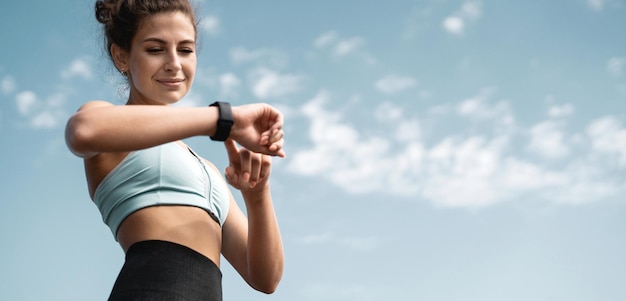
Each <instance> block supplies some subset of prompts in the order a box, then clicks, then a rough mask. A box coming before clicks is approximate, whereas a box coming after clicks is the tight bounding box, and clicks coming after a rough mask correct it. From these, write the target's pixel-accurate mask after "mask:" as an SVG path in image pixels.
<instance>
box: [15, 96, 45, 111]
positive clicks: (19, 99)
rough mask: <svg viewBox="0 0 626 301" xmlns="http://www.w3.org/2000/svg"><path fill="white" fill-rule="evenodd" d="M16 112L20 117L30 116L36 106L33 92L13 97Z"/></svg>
mask: <svg viewBox="0 0 626 301" xmlns="http://www.w3.org/2000/svg"><path fill="white" fill-rule="evenodd" d="M15 102H16V105H17V111H18V112H19V113H20V114H21V115H22V116H25V115H28V114H30V113H31V112H32V111H33V110H34V109H35V108H36V107H37V105H38V103H39V100H37V95H36V94H35V92H33V91H24V92H20V93H18V94H17V96H15Z"/></svg>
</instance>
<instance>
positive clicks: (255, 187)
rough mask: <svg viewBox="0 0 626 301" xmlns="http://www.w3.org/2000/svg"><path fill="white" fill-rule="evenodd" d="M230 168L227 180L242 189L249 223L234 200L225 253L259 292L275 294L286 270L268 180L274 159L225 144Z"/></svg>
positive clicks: (224, 247) (227, 226)
mask: <svg viewBox="0 0 626 301" xmlns="http://www.w3.org/2000/svg"><path fill="white" fill-rule="evenodd" d="M226 148H227V150H228V154H229V159H230V166H229V167H228V168H227V169H226V178H227V181H228V183H229V184H230V185H232V186H233V187H235V188H237V189H239V190H240V191H241V194H242V196H243V199H244V202H245V204H246V211H247V216H248V217H247V219H246V217H245V216H244V215H243V213H242V212H241V210H240V209H239V207H238V206H237V203H236V202H235V201H234V199H232V197H231V209H230V210H229V214H228V218H227V219H226V222H225V224H224V227H223V230H222V231H223V238H222V253H223V254H224V257H225V258H226V259H227V260H228V261H229V262H230V263H231V264H232V265H233V267H234V268H235V269H236V270H237V271H238V272H239V274H241V276H242V277H243V278H244V279H245V280H246V282H248V284H250V286H252V287H253V288H255V289H256V290H259V291H262V292H265V293H268V294H269V293H272V292H274V291H275V290H276V287H277V286H278V283H279V282H280V279H281V278H282V274H283V269H284V254H283V245H282V240H281V237H280V230H279V228H278V221H277V219H276V214H275V213H274V206H273V203H272V196H271V193H270V185H269V176H270V170H271V158H270V157H268V156H263V155H260V154H255V153H251V152H249V151H248V150H245V149H242V150H238V149H237V147H236V146H235V143H234V141H232V140H229V141H226Z"/></svg>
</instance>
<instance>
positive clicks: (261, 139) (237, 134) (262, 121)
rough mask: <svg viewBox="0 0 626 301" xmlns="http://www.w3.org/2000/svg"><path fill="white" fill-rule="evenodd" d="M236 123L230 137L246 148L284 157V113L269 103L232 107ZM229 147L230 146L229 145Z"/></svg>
mask: <svg viewBox="0 0 626 301" xmlns="http://www.w3.org/2000/svg"><path fill="white" fill-rule="evenodd" d="M232 112H233V119H234V121H235V123H234V124H233V127H232V129H231V132H230V138H232V139H233V140H235V141H237V142H238V143H239V144H240V145H241V146H243V147H244V148H246V149H248V150H250V151H253V152H256V153H262V154H266V155H270V156H279V157H282V158H284V157H285V156H286V155H285V151H284V150H283V149H282V148H283V143H284V140H283V137H284V132H283V115H282V114H281V113H280V112H279V111H278V110H277V109H275V108H274V107H272V106H270V105H268V104H258V103H257V104H249V105H242V106H236V107H233V108H232ZM227 149H228V146H227Z"/></svg>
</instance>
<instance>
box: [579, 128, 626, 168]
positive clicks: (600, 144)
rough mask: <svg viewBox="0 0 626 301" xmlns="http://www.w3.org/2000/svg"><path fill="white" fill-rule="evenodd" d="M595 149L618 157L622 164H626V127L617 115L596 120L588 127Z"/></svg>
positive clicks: (588, 133) (606, 154) (587, 130)
mask: <svg viewBox="0 0 626 301" xmlns="http://www.w3.org/2000/svg"><path fill="white" fill-rule="evenodd" d="M586 134H587V135H588V136H589V140H590V141H591V145H592V148H593V150H595V151H596V152H598V153H600V154H602V155H605V156H614V157H616V160H617V162H618V163H619V164H620V165H621V166H626V128H624V127H623V126H622V125H621V122H620V120H618V119H617V118H616V117H612V116H606V117H603V118H599V119H596V120H594V121H593V122H591V123H590V124H589V126H588V127H587V129H586Z"/></svg>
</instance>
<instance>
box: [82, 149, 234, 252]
mask: <svg viewBox="0 0 626 301" xmlns="http://www.w3.org/2000/svg"><path fill="white" fill-rule="evenodd" d="M229 199H230V198H229V193H228V186H227V184H226V182H225V181H224V180H223V179H222V178H221V176H220V175H219V174H218V173H217V172H216V171H215V170H214V169H213V168H210V167H209V166H207V165H206V163H205V162H204V161H203V160H202V159H201V158H200V157H199V156H198V155H197V154H196V153H195V152H193V151H192V150H191V149H189V151H187V150H185V149H184V148H183V147H181V146H180V145H178V144H177V143H176V142H170V143H166V144H163V145H159V146H155V147H151V148H147V149H143V150H138V151H133V152H130V153H129V154H128V156H126V158H124V160H122V162H120V164H119V165H118V166H116V167H115V168H114V169H113V170H112V171H111V172H110V173H109V174H108V175H107V176H106V177H105V178H104V179H103V180H102V182H100V184H99V185H98V187H97V188H96V191H95V194H94V203H96V206H98V209H100V213H101V214H102V220H103V221H104V223H105V224H107V225H108V226H109V228H110V229H111V232H112V233H113V236H114V237H115V239H116V240H117V230H118V228H119V226H120V224H121V223H122V221H124V219H125V218H126V217H128V216H129V215H130V214H132V213H133V212H135V211H137V210H139V209H142V208H146V207H150V206H159V205H184V206H195V207H199V208H202V209H204V210H206V211H207V212H208V213H209V214H210V215H211V217H213V219H215V220H216V221H218V222H219V224H220V225H223V224H224V221H225V220H226V216H227V215H228V207H229Z"/></svg>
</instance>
